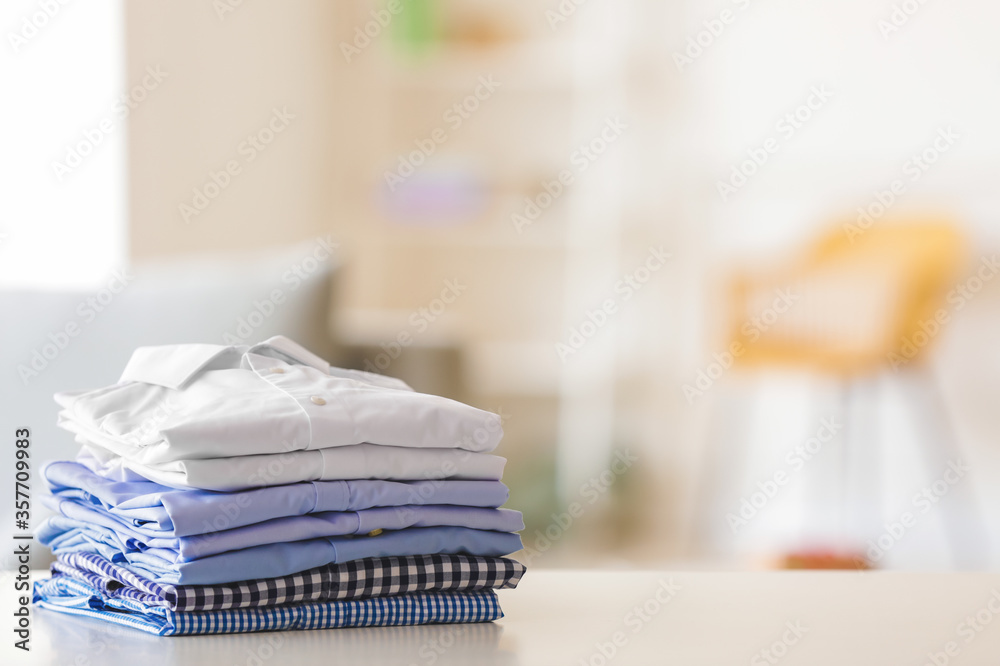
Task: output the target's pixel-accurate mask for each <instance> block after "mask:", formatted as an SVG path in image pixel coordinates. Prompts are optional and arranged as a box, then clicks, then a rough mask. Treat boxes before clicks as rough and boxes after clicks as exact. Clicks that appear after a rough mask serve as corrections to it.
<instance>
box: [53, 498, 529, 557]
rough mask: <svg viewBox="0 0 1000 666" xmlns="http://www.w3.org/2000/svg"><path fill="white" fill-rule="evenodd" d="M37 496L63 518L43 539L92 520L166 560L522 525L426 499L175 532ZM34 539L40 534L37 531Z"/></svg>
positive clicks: (513, 518) (512, 516) (501, 512)
mask: <svg viewBox="0 0 1000 666" xmlns="http://www.w3.org/2000/svg"><path fill="white" fill-rule="evenodd" d="M42 501H43V503H44V504H45V506H47V507H48V508H50V509H52V510H53V511H58V512H59V513H60V514H62V517H64V518H67V519H68V520H66V521H61V520H57V521H50V523H48V524H46V525H44V526H43V527H42V528H40V534H44V535H45V540H43V541H42V542H43V543H46V540H52V539H54V538H55V535H56V534H57V533H58V532H59V531H66V530H69V529H75V528H77V527H80V526H84V525H93V526H98V527H103V528H105V529H108V530H111V531H112V532H114V533H115V535H116V536H117V542H118V543H120V544H121V545H122V547H123V549H124V550H127V551H145V550H148V549H151V548H155V549H157V550H158V551H162V552H164V553H167V552H173V553H174V555H173V558H172V561H175V562H188V561H191V560H196V559H199V558H202V557H208V556H210V555H217V554H219V553H223V552H226V551H229V550H238V549H240V548H250V547H252V546H261V545H265V544H269V543H278V542H281V541H302V540H304V539H314V538H319V537H328V536H345V535H352V534H353V535H364V534H368V533H370V532H372V531H374V530H401V529H406V528H408V527H437V526H454V527H468V528H472V529H478V530H492V531H496V532H517V531H520V530H522V529H524V521H523V520H522V518H521V513H520V512H519V511H511V510H510V509H483V508H478V507H465V506H446V505H438V504H431V505H426V506H420V505H412V506H411V505H406V506H396V507H380V508H375V509H362V510H361V511H326V512H321V513H310V514H306V515H304V516H288V517H285V518H274V519H272V520H267V521H264V522H262V523H255V524H253V525H247V526H245V527H237V528H233V529H231V530H222V531H219V532H210V533H206V534H199V535H193V536H183V537H175V536H171V535H170V533H169V532H164V531H162V530H147V529H144V528H143V527H134V526H132V525H130V524H128V523H126V522H124V521H122V520H121V519H120V518H118V517H117V516H115V515H113V514H111V513H109V512H108V511H107V510H105V509H104V508H102V507H100V506H96V505H93V504H88V503H83V502H80V501H79V500H63V499H59V498H56V497H52V496H45V497H43V498H42ZM39 538H40V539H42V537H41V536H39Z"/></svg>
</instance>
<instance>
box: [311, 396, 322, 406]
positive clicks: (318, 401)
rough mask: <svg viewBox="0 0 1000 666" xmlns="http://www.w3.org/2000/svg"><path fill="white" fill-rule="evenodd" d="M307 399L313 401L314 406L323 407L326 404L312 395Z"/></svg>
mask: <svg viewBox="0 0 1000 666" xmlns="http://www.w3.org/2000/svg"><path fill="white" fill-rule="evenodd" d="M309 399H310V400H312V401H313V404H314V405H325V404H326V400H324V399H323V398H321V397H319V396H318V395H314V396H313V397H311V398H309Z"/></svg>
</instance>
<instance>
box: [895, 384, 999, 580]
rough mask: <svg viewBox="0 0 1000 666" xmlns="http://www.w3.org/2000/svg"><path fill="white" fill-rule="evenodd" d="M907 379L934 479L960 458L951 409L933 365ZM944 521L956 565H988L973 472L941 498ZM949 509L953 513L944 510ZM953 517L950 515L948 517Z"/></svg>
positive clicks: (967, 566) (980, 567)
mask: <svg viewBox="0 0 1000 666" xmlns="http://www.w3.org/2000/svg"><path fill="white" fill-rule="evenodd" d="M911 372H912V373H913V375H912V379H914V380H915V381H909V382H905V384H906V385H907V388H908V393H909V395H910V398H911V405H912V406H913V408H914V410H915V413H916V416H917V419H919V421H918V423H919V422H922V423H924V424H925V427H924V428H920V430H921V432H922V433H923V435H924V436H923V442H924V447H923V448H924V457H925V460H926V464H927V465H928V469H929V471H930V474H931V478H932V479H937V478H940V477H941V475H942V474H944V472H945V471H946V470H947V469H948V467H949V464H950V463H951V461H953V460H959V459H961V451H960V448H959V446H958V443H957V439H956V434H955V428H954V424H953V423H952V420H951V412H950V410H949V408H948V404H947V401H946V400H945V396H944V394H943V393H942V391H941V385H940V383H939V382H938V380H937V378H936V376H935V374H934V372H933V370H932V368H930V367H929V366H924V367H922V368H914V369H913V370H912V371H911ZM940 502H941V511H942V514H941V517H942V522H943V523H944V526H945V530H946V533H947V535H948V540H949V544H950V548H951V551H952V557H953V561H954V563H955V567H956V568H957V569H966V570H982V569H985V568H987V567H988V566H989V555H990V547H989V543H988V538H989V537H988V532H987V530H986V523H985V520H984V519H983V515H982V513H981V511H980V509H979V503H978V501H977V499H976V494H975V489H974V488H973V484H972V478H971V473H970V474H969V475H967V476H966V477H965V478H963V479H961V480H960V481H959V482H958V483H956V484H955V485H954V487H951V488H949V490H948V494H947V495H945V496H944V497H942V498H941V500H940ZM946 511H950V512H951V515H950V516H949V515H946V514H945V512H946ZM949 518H950V519H949Z"/></svg>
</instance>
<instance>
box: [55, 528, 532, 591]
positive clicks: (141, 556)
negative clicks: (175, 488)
mask: <svg viewBox="0 0 1000 666" xmlns="http://www.w3.org/2000/svg"><path fill="white" fill-rule="evenodd" d="M36 536H37V537H38V539H39V541H41V542H42V543H43V544H45V545H47V546H49V547H50V548H52V550H53V552H54V553H56V554H57V555H58V554H61V553H68V552H81V551H82V552H91V553H97V554H99V555H101V556H103V557H105V558H107V559H109V560H112V561H113V562H116V563H119V564H122V566H125V567H126V568H130V569H132V570H133V571H134V572H135V573H136V574H138V575H140V576H145V577H146V578H149V579H151V580H153V581H155V582H158V583H169V584H173V585H179V584H180V585H212V584H216V583H232V582H236V581H241V580H250V579H255V578H275V577H278V576H285V575H288V574H292V573H296V572H299V571H305V570H306V569H312V568H314V567H319V566H323V565H326V564H331V563H338V562H347V561H350V560H356V559H361V558H364V557H384V556H391V555H429V554H434V553H469V554H471V555H482V556H488V557H502V556H504V555H509V554H510V553H514V552H517V551H518V550H520V549H521V537H520V536H518V535H517V534H514V533H510V532H493V531H489V530H477V529H470V528H467V527H410V528H407V529H403V530H397V531H389V532H383V533H382V534H380V535H378V536H373V537H369V536H362V537H354V536H335V537H325V538H318V539H307V540H303V541H293V542H286V543H272V544H267V545H262V546H254V547H251V548H243V549H241V550H234V551H227V552H224V553H220V554H218V555H210V556H208V557H203V558H201V559H197V560H193V561H190V562H178V561H175V556H176V552H175V551H172V550H169V549H159V548H149V549H147V550H145V551H142V552H135V551H130V550H129V545H128V544H126V543H124V542H122V540H121V539H120V538H119V536H118V534H117V533H116V532H115V531H114V530H110V529H108V528H105V527H101V526H99V525H94V524H91V523H84V522H82V521H77V520H73V519H71V518H66V517H64V516H53V517H52V518H50V519H49V520H47V521H46V522H45V523H43V525H42V526H41V527H39V529H38V531H37V533H36Z"/></svg>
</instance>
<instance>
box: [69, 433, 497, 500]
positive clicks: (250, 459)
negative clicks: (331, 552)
mask: <svg viewBox="0 0 1000 666" xmlns="http://www.w3.org/2000/svg"><path fill="white" fill-rule="evenodd" d="M77 441H78V442H79V443H80V444H83V445H84V449H83V450H82V451H81V454H80V456H79V457H78V458H77V460H78V462H80V463H82V464H84V465H86V466H87V467H89V468H90V469H91V470H93V471H94V472H95V473H97V474H100V475H101V476H104V477H106V478H109V479H117V480H121V481H127V480H135V479H136V477H135V475H134V474H130V473H129V472H134V473H135V474H138V475H139V477H140V478H144V479H149V480H150V481H156V482H157V483H161V484H163V485H165V486H170V487H172V488H182V489H188V488H198V489H202V490H217V491H220V492H234V491H238V490H244V489H246V488H258V487H262V486H276V485H285V484H289V483H298V482H300V481H340V480H355V479H384V480H388V481H423V480H437V479H463V480H476V481H479V480H481V481H499V480H500V479H501V477H502V476H503V468H504V465H505V464H506V462H507V461H506V460H505V459H504V458H501V457H500V456H494V455H490V454H488V453H475V452H472V451H466V450H464V449H414V448H403V447H397V446H377V445H374V444H357V445H354V446H341V447H337V448H330V449H321V450H319V451H292V452H290V453H272V454H265V455H256V456H240V457H236V458H211V459H198V460H182V461H174V462H168V463H156V464H152V465H143V464H141V463H136V462H133V461H129V460H126V459H124V458H122V457H121V456H118V455H115V454H114V453H112V452H111V451H108V450H106V449H104V448H103V447H101V446H99V445H97V444H95V443H94V442H92V441H89V440H87V439H85V438H83V437H79V436H78V437H77Z"/></svg>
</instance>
